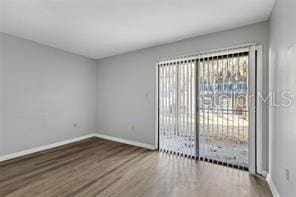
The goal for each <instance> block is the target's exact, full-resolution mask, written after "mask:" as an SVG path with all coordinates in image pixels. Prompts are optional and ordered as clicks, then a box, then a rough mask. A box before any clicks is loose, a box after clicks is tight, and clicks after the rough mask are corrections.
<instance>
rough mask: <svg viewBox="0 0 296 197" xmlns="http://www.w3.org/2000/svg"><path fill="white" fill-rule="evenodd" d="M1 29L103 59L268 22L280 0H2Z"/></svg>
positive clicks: (0, 9) (0, 8)
mask: <svg viewBox="0 0 296 197" xmlns="http://www.w3.org/2000/svg"><path fill="white" fill-rule="evenodd" d="M0 1H1V4H0V5H1V7H0V12H1V26H0V31H1V32H4V33H8V34H12V35H15V36H18V37H22V38H26V39H29V40H33V41H36V42H38V43H41V44H45V45H49V46H52V47H56V48H59V49H63V50H65V51H69V52H72V53H76V54H80V55H83V56H86V57H90V58H95V59H99V58H103V57H108V56H112V55H116V54H121V53H125V52H128V51H133V50H137V49H142V48H146V47H150V46H155V45H160V44H165V43H169V42H173V41H177V40H181V39H185V38H190V37H194V36H198V35H203V34H208V33H212V32H217V31H222V30H226V29H230V28H234V27H238V26H243V25H247V24H252V23H256V22H260V21H265V20H267V19H268V18H269V15H270V13H271V10H272V7H273V5H274V2H275V0H0Z"/></svg>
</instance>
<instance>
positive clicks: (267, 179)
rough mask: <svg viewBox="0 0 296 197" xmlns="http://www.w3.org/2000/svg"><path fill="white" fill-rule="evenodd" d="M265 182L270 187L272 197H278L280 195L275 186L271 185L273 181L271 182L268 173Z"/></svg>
mask: <svg viewBox="0 0 296 197" xmlns="http://www.w3.org/2000/svg"><path fill="white" fill-rule="evenodd" d="M266 181H267V183H268V185H269V187H270V190H271V192H272V195H273V197H280V194H279V192H278V190H277V189H276V186H275V184H274V183H273V180H272V178H271V176H270V174H269V173H268V174H267V176H266Z"/></svg>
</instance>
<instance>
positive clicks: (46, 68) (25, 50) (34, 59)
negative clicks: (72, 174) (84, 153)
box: [0, 33, 96, 155]
mask: <svg viewBox="0 0 296 197" xmlns="http://www.w3.org/2000/svg"><path fill="white" fill-rule="evenodd" d="M0 42H1V48H2V51H1V55H2V57H1V67H0V68H1V69H0V71H1V72H0V74H2V75H1V81H2V82H3V86H2V87H1V84H0V87H1V88H0V94H1V93H3V94H2V95H0V98H1V99H3V105H0V107H1V110H0V111H1V112H3V121H2V122H1V126H2V127H3V130H4V131H5V132H3V133H2V136H0V137H1V146H2V147H1V148H2V151H1V152H0V154H1V155H5V154H10V153H15V152H18V151H22V150H26V149H30V148H34V147H38V146H43V145H48V144H51V143H54V142H59V141H63V140H66V139H71V138H74V137H78V136H82V135H86V134H90V133H93V132H94V131H95V102H96V101H95V98H96V94H95V91H96V62H95V61H94V60H90V59H86V58H83V57H81V56H78V55H74V54H71V53H68V52H64V51H61V50H58V49H54V48H51V47H47V46H44V45H40V44H37V43H34V42H31V41H28V40H24V39H20V38H16V37H12V36H9V35H6V34H3V33H0ZM0 101H1V100H0ZM0 104H1V102H0ZM74 123H77V124H78V127H76V128H75V127H74V126H73V124H74Z"/></svg>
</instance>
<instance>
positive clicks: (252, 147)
mask: <svg viewBox="0 0 296 197" xmlns="http://www.w3.org/2000/svg"><path fill="white" fill-rule="evenodd" d="M255 50H256V46H251V47H250V50H249V93H248V94H249V173H250V174H256V133H255V130H256V124H255V123H256V109H255V97H254V96H255V93H256V89H255V87H256V84H255V82H256V78H255V72H256V67H255V66H256V61H255V60H256V59H255Z"/></svg>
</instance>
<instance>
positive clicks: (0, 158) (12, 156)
mask: <svg viewBox="0 0 296 197" xmlns="http://www.w3.org/2000/svg"><path fill="white" fill-rule="evenodd" d="M91 137H98V138H103V139H107V140H111V141H115V142H120V143H124V144H129V145H133V146H139V147H142V148H146V149H151V150H155V147H154V146H153V145H150V144H144V143H140V142H135V141H131V140H126V139H122V138H116V137H111V136H107V135H102V134H98V133H92V134H89V135H84V136H81V137H77V138H73V139H69V140H64V141H61V142H56V143H53V144H49V145H45V146H39V147H36V148H32V149H27V150H24V151H20V152H16V153H12V154H8V155H3V156H0V162H1V161H7V160H10V159H15V158H18V157H22V156H25V155H29V154H32V153H36V152H40V151H44V150H48V149H51V148H55V147H58V146H62V145H65V144H70V143H73V142H77V141H81V140H84V139H88V138H91Z"/></svg>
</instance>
